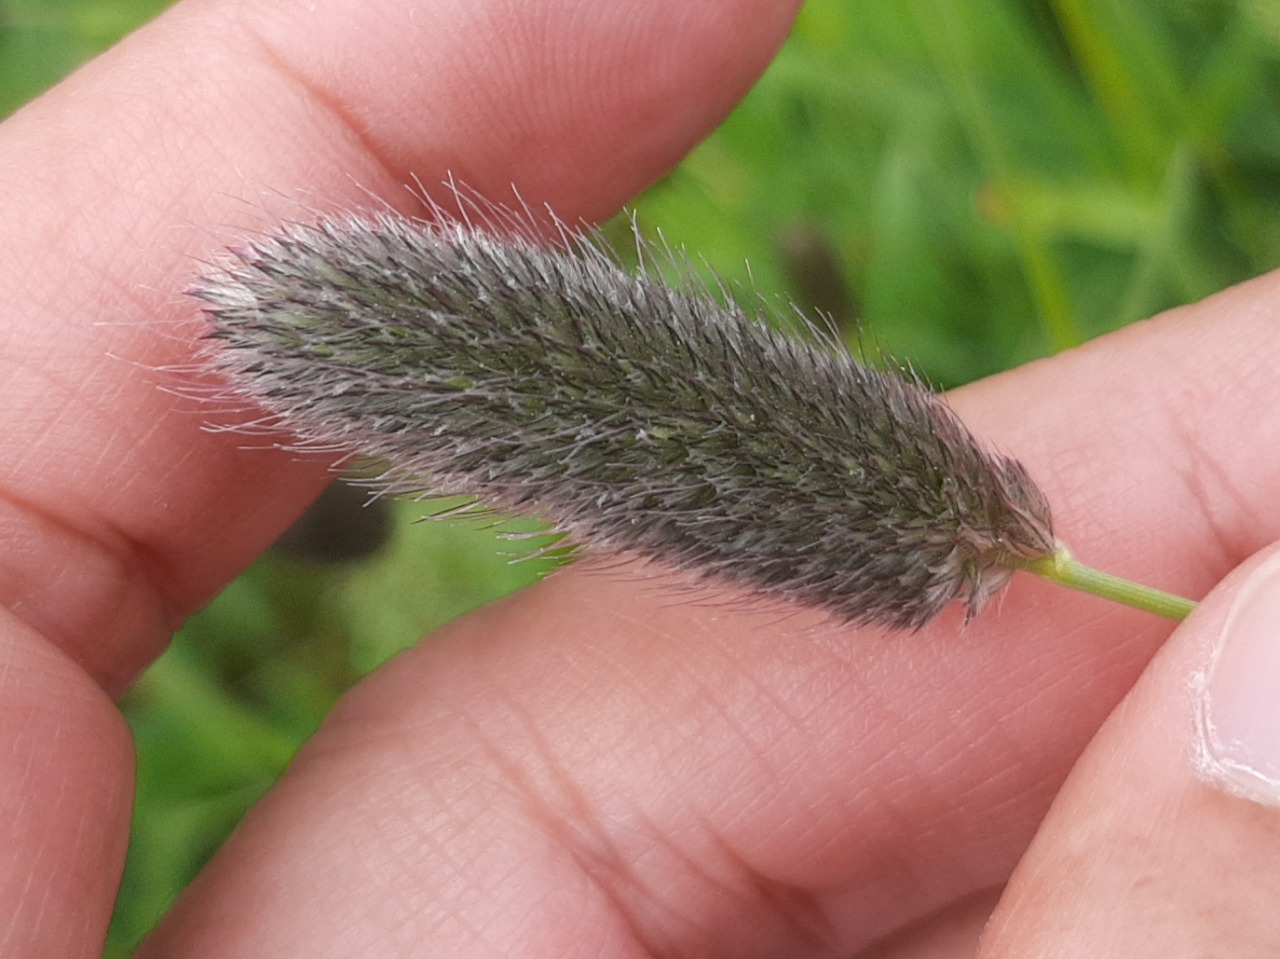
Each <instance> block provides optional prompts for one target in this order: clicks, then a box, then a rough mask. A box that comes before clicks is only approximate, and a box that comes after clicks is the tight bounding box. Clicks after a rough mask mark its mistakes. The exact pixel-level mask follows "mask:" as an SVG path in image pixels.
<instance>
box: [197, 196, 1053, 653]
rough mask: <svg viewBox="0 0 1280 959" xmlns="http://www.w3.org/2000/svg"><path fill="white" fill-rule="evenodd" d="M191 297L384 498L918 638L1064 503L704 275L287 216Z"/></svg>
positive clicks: (946, 422) (359, 219)
mask: <svg viewBox="0 0 1280 959" xmlns="http://www.w3.org/2000/svg"><path fill="white" fill-rule="evenodd" d="M192 292H193V293H194V295H195V296H197V297H199V298H200V299H201V300H202V301H203V304H204V308H205V312H206V314H207V316H208V322H209V324H210V325H209V332H208V336H209V338H210V339H211V341H213V346H214V348H213V349H211V350H210V361H209V362H210V363H211V364H212V365H213V367H215V368H216V369H217V370H218V371H219V372H220V373H222V374H223V375H225V376H226V377H228V378H229V380H230V382H231V383H232V389H233V391H234V392H235V393H236V394H237V395H241V396H244V397H246V398H249V399H251V400H252V401H254V402H255V403H257V404H258V405H260V406H262V407H263V408H265V409H266V410H267V411H269V412H270V413H271V414H273V416H274V417H275V418H278V420H279V422H280V424H282V425H283V426H285V427H287V428H288V429H289V430H291V431H292V432H294V433H295V434H296V435H297V436H298V437H299V438H300V439H301V440H302V441H303V442H304V443H307V444H312V445H319V446H323V447H324V448H329V449H340V450H349V451H352V452H358V453H360V454H365V455H368V456H370V457H374V458H376V459H378V460H380V461H382V462H384V463H385V464H386V468H385V472H384V474H383V477H382V482H384V483H385V484H386V486H387V487H388V488H389V489H390V490H392V491H395V492H411V493H432V494H434V493H440V494H456V493H463V494H468V495H470V496H473V497H476V498H477V499H479V500H481V501H483V502H485V503H488V504H491V505H494V506H497V507H500V508H502V509H504V510H511V511H516V512H527V513H534V514H537V515H540V516H543V517H544V518H547V519H549V520H550V521H552V522H553V523H554V524H556V526H557V527H558V528H560V529H562V530H564V531H566V532H567V533H569V534H570V535H571V536H572V537H573V538H574V539H576V540H577V541H579V542H581V543H584V544H586V545H588V546H592V547H596V548H597V549H599V550H611V551H619V552H622V553H630V554H636V555H640V556H643V557H646V558H649V559H652V560H655V561H658V562H660V563H663V564H667V565H670V566H674V567H677V568H680V569H684V570H688V571H692V572H694V573H696V574H698V575H699V576H703V577H706V578H708V579H715V580H720V581H725V582H729V583H734V584H738V585H740V586H744V587H747V588H748V589H750V590H754V591H757V592H759V593H762V594H768V595H775V596H781V597H785V598H786V599H788V600H792V601H795V602H798V603H802V604H807V605H812V606H817V607H822V608H825V609H827V610H829V611H831V612H832V613H834V614H836V615H837V616H839V617H842V618H844V619H847V620H851V621H856V622H860V623H867V624H883V625H888V626H893V627H907V628H915V627H919V626H921V625H923V624H924V623H925V622H927V621H928V620H929V619H931V618H932V617H933V616H935V615H936V614H937V613H938V612H940V611H941V610H942V609H943V608H944V607H946V606H947V605H948V604H949V603H950V602H952V601H953V600H957V599H958V600H962V601H963V602H965V603H967V604H968V607H969V611H970V613H972V612H975V611H977V609H978V608H979V607H980V606H981V605H982V603H983V602H984V600H986V599H987V598H988V597H989V596H990V595H991V594H992V593H993V592H994V591H996V590H997V589H998V588H999V587H1000V586H1001V585H1002V584H1003V583H1004V582H1005V580H1006V579H1007V578H1008V577H1009V575H1010V568H1009V566H1007V565H1006V563H1007V562H1008V560H1009V559H1010V558H1011V557H1012V558H1019V559H1034V558H1037V557H1041V556H1045V555H1048V554H1050V553H1052V551H1053V547H1054V539H1053V533H1052V528H1051V522H1050V515H1049V507H1048V505H1047V502H1046V500H1045V498H1044V496H1043V495H1042V494H1041V493H1040V491H1039V490H1038V489H1037V487H1036V486H1035V484H1034V483H1033V482H1032V481H1031V479H1030V477H1029V476H1028V475H1027V472H1026V470H1025V469H1023V467H1022V466H1021V465H1020V464H1019V463H1017V462H1016V461H1014V460H1012V459H1010V458H1008V457H1005V456H1002V455H999V454H997V453H994V452H991V451H989V450H987V449H985V448H984V447H982V446H981V445H980V444H979V443H978V442H977V441H976V440H975V439H974V437H973V436H972V435H971V434H970V433H969V431H968V430H967V429H966V428H965V427H964V426H963V424H961V423H960V421H959V420H958V419H957V418H956V417H955V415H954V414H953V413H952V412H951V411H950V409H949V408H948V407H947V406H946V405H945V404H944V403H943V402H942V401H941V400H940V399H939V398H938V397H937V396H935V395H934V394H933V393H931V392H930V391H929V390H928V389H926V388H925V387H924V386H922V385H921V384H920V383H919V382H918V381H916V380H915V379H914V378H912V377H905V378H904V377H899V376H896V375H893V374H890V373H885V372H881V371H878V370H874V369H871V368H868V367H866V366H864V365H862V364H860V363H859V362H857V361H856V360H855V359H854V358H853V357H852V356H850V355H849V353H848V352H847V351H846V350H845V349H843V348H842V347H840V346H838V345H837V344H834V343H833V342H831V341H830V337H823V336H822V335H818V336H815V337H809V338H807V339H796V338H792V337H788V336H785V335H783V334H781V333H779V332H777V331H775V330H774V329H772V328H770V327H769V326H768V325H767V324H766V322H764V318H763V317H761V316H749V315H747V314H746V313H745V312H744V311H743V310H742V309H741V308H740V307H738V306H736V305H734V304H732V303H726V302H723V301H722V299H721V298H719V297H716V296H713V295H711V294H710V293H708V292H707V291H706V290H705V289H704V288H703V287H701V286H698V285H697V284H694V285H693V288H689V289H676V288H673V287H671V286H669V285H667V284H666V283H665V282H664V281H663V280H662V279H660V278H659V277H658V276H657V275H656V274H655V273H653V272H652V271H646V270H642V271H640V272H639V273H634V274H633V273H631V272H628V271H627V270H625V269H623V268H622V267H620V266H619V265H618V264H617V263H616V262H615V261H614V259H613V258H612V257H611V256H610V255H609V254H608V253H606V252H604V251H603V250H602V249H601V248H600V247H599V246H598V245H596V244H595V243H593V242H592V241H591V240H590V238H587V239H583V240H580V242H578V243H576V244H574V246H573V248H572V249H569V250H557V249H550V248H548V247H547V246H545V245H544V244H543V243H541V242H539V241H538V240H537V239H536V238H535V237H534V236H533V231H532V230H531V229H525V230H520V229H516V230H514V231H511V232H509V233H506V232H502V231H499V230H498V229H497V228H493V229H490V228H488V227H478V228H477V227H473V226H472V225H470V224H468V223H464V222H460V221H457V220H453V219H449V218H441V219H439V220H438V221H435V222H424V221H419V220H411V219H405V218H400V217H396V216H393V215H390V214H370V215H359V216H355V215H348V216H335V217H329V218H323V219H321V220H319V221H318V222H316V223H315V224H313V225H292V226H288V227H285V228H283V229H282V230H280V231H279V232H278V233H276V234H274V235H270V236H267V237H264V238H260V239H257V240H254V241H253V242H251V243H249V244H247V245H245V246H243V247H241V248H239V249H237V250H235V251H233V252H232V253H231V254H230V256H229V257H228V258H227V259H226V261H225V263H224V264H223V265H222V266H221V268H219V269H216V270H213V271H211V272H209V273H208V274H207V275H204V276H202V277H200V278H199V279H198V280H197V282H196V284H195V286H194V287H193V290H192Z"/></svg>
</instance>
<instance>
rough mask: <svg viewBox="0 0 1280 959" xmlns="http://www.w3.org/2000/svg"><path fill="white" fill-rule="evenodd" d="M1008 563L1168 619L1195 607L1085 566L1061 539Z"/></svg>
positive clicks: (1179, 597)
mask: <svg viewBox="0 0 1280 959" xmlns="http://www.w3.org/2000/svg"><path fill="white" fill-rule="evenodd" d="M1010 565H1011V566H1015V567H1017V568H1018V569H1025V570H1026V571H1027V572H1029V573H1035V574H1036V575H1037V576H1040V577H1042V578H1043V579H1047V580H1049V581H1050V582H1052V583H1057V584H1058V585H1059V586H1066V587H1067V588H1068V589H1078V590H1080V592H1082V593H1092V594H1093V595H1094V596H1101V597H1103V598H1104V599H1110V600H1114V601H1115V602H1117V603H1124V604H1125V605H1126V606H1132V607H1134V608H1135V609H1143V610H1146V611H1147V612H1149V613H1155V614H1156V615H1157V616H1165V617H1168V618H1169V619H1174V620H1182V619H1185V618H1186V617H1187V614H1188V613H1190V612H1191V611H1192V610H1193V609H1195V608H1196V604H1195V603H1193V602H1192V601H1191V600H1189V599H1183V598H1182V597H1181V596H1175V595H1173V594H1172V593H1166V592H1163V591H1161V590H1158V589H1153V588H1152V587H1150V586H1143V585H1141V584H1140V583H1133V582H1130V581H1129V580H1127V579H1121V578H1120V577H1118V576H1112V575H1111V574H1110V573H1104V572H1102V571H1101V570H1097V569H1094V568H1093V567H1091V566H1086V565H1085V564H1084V563H1082V562H1080V561H1079V560H1078V559H1076V558H1075V557H1074V556H1072V555H1071V551H1070V550H1069V549H1067V548H1066V547H1065V546H1063V545H1062V544H1061V543H1059V544H1058V548H1057V549H1056V550H1054V552H1052V553H1050V554H1049V555H1048V556H1043V557H1041V558H1040V559H1033V560H1016V561H1013V562H1011V563H1010Z"/></svg>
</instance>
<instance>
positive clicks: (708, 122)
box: [0, 0, 795, 689]
mask: <svg viewBox="0 0 1280 959" xmlns="http://www.w3.org/2000/svg"><path fill="white" fill-rule="evenodd" d="M794 6H795V4H792V3H781V4H779V3H774V2H766V0H720V2H717V3H706V4H696V5H693V6H690V5H689V4H687V3H684V2H681V0H649V2H645V3H634V4H582V3H576V2H572V0H557V2H552V3H539V4H532V5H531V4H522V3H504V2H501V0H488V2H467V3H463V2H451V0H433V2H422V3H417V2H415V3H408V2H404V0H377V2H368V0H359V2H357V0H346V2H336V3H327V4H324V5H323V6H319V7H318V6H317V5H316V4H313V3H307V2H304V0H286V2H281V3H273V4H267V5H263V4H257V3H249V2H237V0H219V2H209V3H201V4H195V3H192V4H184V5H180V6H179V7H177V8H175V9H174V10H172V11H171V12H170V13H169V14H167V15H165V16H164V17H162V18H160V19H159V20H158V21H157V22H155V23H154V24H152V25H151V26H150V27H148V28H147V29H145V30H143V31H141V32H140V33H138V34H137V35H135V36H133V37H131V38H130V39H129V40H127V41H126V42H125V43H123V44H121V45H120V46H119V47H118V48H116V49H115V50H113V51H112V52H111V53H110V54H108V55H107V56H105V57H103V58H102V59H100V60H98V61H97V62H95V63H93V64H91V65H90V66H89V67H87V68H86V69H84V70H83V71H81V72H80V73H79V74H78V75H76V76H75V77H73V78H72V79H71V80H69V81H68V82H66V83H64V84H63V85H62V86H60V87H58V88H57V89H55V90H54V91H52V92H51V93H50V94H49V95H48V96H46V97H44V98H43V99H42V100H40V101H37V102H36V103H35V104H32V105H31V106H29V107H28V108H26V109H24V110H23V111H21V112H20V113H19V114H17V115H16V116H14V117H13V118H12V119H10V120H9V121H8V122H6V123H5V124H4V126H3V127H2V128H0V167H2V168H3V169H4V170H5V171H6V176H7V177H8V178H9V179H10V180H11V181H13V182H20V183H22V184H23V189H22V190H21V191H17V192H15V193H14V195H13V196H12V197H10V200H11V202H10V204H9V206H8V207H7V209H6V215H5V218H4V221H3V223H0V248H3V249H4V250H5V251H6V255H5V258H4V260H3V263H0V270H2V271H3V273H2V274H0V299H2V300H3V302H5V303H6V304H10V305H11V306H12V307H13V309H12V311H11V314H10V319H9V323H8V326H7V329H6V338H5V349H4V351H3V353H2V354H0V383H3V384H4V400H5V402H4V404H3V415H4V417H5V420H6V421H5V423H4V429H3V431H2V432H3V435H4V436H5V437H6V438H7V439H8V441H9V442H10V443H11V444H13V445H14V447H15V448H16V449H19V450H21V451H22V455H21V456H15V457H5V458H4V459H3V460H2V461H0V464H2V465H0V491H3V493H2V494H0V533H3V535H4V538H5V541H6V542H9V543H14V544H20V545H21V547H22V548H21V549H13V550H9V551H6V553H5V555H4V558H3V559H0V603H3V604H5V605H7V606H8V607H9V608H11V609H13V610H15V611H16V612H17V613H18V614H19V615H20V616H21V617H22V618H23V619H24V620H25V621H27V622H28V623H30V624H31V625H32V626H33V627H34V628H36V629H37V630H38V631H40V632H43V633H45V634H46V635H48V636H49V637H51V638H52V639H53V640H54V641H55V642H57V643H58V644H59V645H60V646H61V647H62V648H63V649H65V650H67V651H68V652H69V654H70V655H72V656H73V657H74V658H76V659H77V660H79V661H81V662H82V663H84V664H85V665H86V667H88V668H89V669H91V670H92V671H93V672H94V674H95V675H96V676H98V677H99V679H100V680H101V681H102V682H104V684H106V685H107V686H108V687H109V688H111V689H119V688H120V686H121V685H122V684H123V683H125V682H127V681H128V679H129V678H130V677H131V676H132V675H133V674H134V673H135V672H136V670H137V669H138V668H139V667H140V666H141V665H142V664H143V663H144V662H145V661H146V660H147V659H148V658H149V657H150V656H152V655H153V654H154V653H155V652H156V650H157V648H158V647H159V645H160V643H162V642H163V640H164V638H165V637H166V636H167V635H168V633H169V632H170V631H171V630H172V628H173V627H174V626H175V624H176V623H177V622H179V621H180V620H181V619H182V617H183V616H184V615H185V614H186V613H188V612H189V611H190V610H191V609H193V608H195V607H196V606H198V605H200V604H201V603H202V602H204V601H205V600H206V599H207V598H208V597H209V596H210V595H211V594H212V592H213V591H215V590H216V589H217V588H218V587H219V586H220V585H221V584H222V583H224V582H225V581H226V580H227V579H228V578H229V577H230V576H231V575H232V574H233V573H234V572H235V571H237V570H238V569H240V568H241V567H243V566H244V565H245V564H246V563H247V562H248V560H249V559H250V558H251V557H252V556H253V555H254V554H255V553H257V552H258V551H260V550H261V549H262V548H263V547H264V546H265V545H266V544H267V543H269V542H270V541H271V540H272V539H273V538H274V536H275V535H276V534H277V533H278V532H279V531H280V530H281V529H282V528H283V527H284V526H285V525H286V524H287V522H288V521H289V520H290V519H291V518H293V516H294V515H296V513H297V512H298V511H299V510H300V509H301V508H302V506H303V504H304V503H305V501H306V499H307V498H308V496H309V495H310V494H311V493H313V492H314V491H315V490H316V489H317V488H318V487H319V485H320V484H321V483H322V482H323V480H324V471H323V469H322V468H321V466H319V465H318V464H316V463H314V462H311V463H306V462H298V461H297V458H296V457H293V456H282V455H271V454H269V453H268V454H264V453H263V452H262V451H261V450H255V451H247V450H245V449H244V448H243V447H244V446H245V445H246V444H245V441H244V440H243V438H236V437H231V436H226V435H221V436H215V435H210V434H208V433H205V432H202V430H201V428H200V427H201V424H202V422H203V421H204V420H206V419H207V418H208V415H207V413H202V412H201V411H200V410H199V409H193V408H192V404H190V403H188V404H185V405H183V404H181V403H178V402H175V400H174V398H173V396H172V394H171V393H169V392H166V391H165V390H164V389H162V387H164V386H166V385H168V386H172V385H173V384H172V383H171V382H170V381H168V380H166V379H165V378H164V377H163V376H162V375H160V374H157V373H154V372H152V373H149V372H147V371H155V370H156V369H157V368H158V367H164V366H166V365H168V364H175V363H176V364H181V363H184V362H188V361H189V360H190V358H191V339H192V337H193V336H194V334H195V333H196V332H197V331H196V328H195V327H194V326H193V324H192V322H191V321H192V320H193V312H194V311H193V309H192V307H191V305H190V304H186V303H183V302H181V298H180V296H179V291H180V290H181V289H182V287H183V286H184V285H185V283H186V282H187V278H188V276H189V275H190V274H191V272H192V270H193V266H194V264H195V262H196V258H198V257H200V256H205V255H208V253H209V251H210V250H211V249H212V248H213V247H214V246H216V245H217V244H218V242H219V238H218V235H217V234H218V232H219V231H221V232H222V237H223V239H225V238H226V236H227V234H229V233H230V234H234V233H235V232H236V231H237V230H239V229H245V228H249V227H255V228H257V227H260V226H261V225H262V223H263V222H264V221H269V220H270V219H271V217H272V216H278V215H279V214H280V211H281V209H283V210H284V211H285V212H286V213H288V214H292V215H294V216H297V215H298V214H299V197H301V198H303V199H306V198H309V197H310V198H314V197H320V198H324V200H323V202H326V203H336V202H343V201H344V199H345V201H346V202H353V201H354V200H358V199H364V200H367V199H368V197H367V195H366V191H367V194H372V195H374V196H379V197H383V198H386V201H387V202H389V203H391V204H394V205H397V206H401V207H407V206H409V205H411V203H412V197H411V196H410V194H409V193H408V192H407V191H406V190H405V189H404V188H403V184H404V183H406V182H407V181H408V180H409V179H410V177H411V176H412V175H417V176H418V177H420V178H421V180H422V181H423V182H424V183H427V184H432V183H436V182H438V181H439V180H440V179H442V178H443V177H445V176H446V175H447V174H448V173H450V172H453V173H455V174H456V175H457V176H458V177H459V178H460V179H462V180H463V181H464V182H466V183H467V184H468V185H470V186H471V187H473V188H475V189H476V190H477V191H480V192H482V193H484V194H486V195H489V196H492V197H498V198H500V197H504V196H510V186H511V184H512V183H514V184H516V185H517V186H518V187H519V189H520V191H521V195H522V196H524V197H525V199H526V200H527V201H528V202H529V203H531V204H533V205H537V204H540V203H542V202H544V201H545V202H549V203H551V204H554V206H555V207H556V208H557V209H558V210H559V211H560V213H561V214H562V215H563V216H565V217H566V218H569V219H574V218H577V217H579V216H596V215H599V214H602V213H604V212H606V211H609V210H611V209H613V208H614V207H616V206H617V205H618V204H619V203H621V202H622V201H623V200H624V199H626V198H627V197H629V196H630V195H632V194H633V193H634V192H635V191H637V190H638V189H639V188H640V187H642V186H643V185H644V184H646V183H647V182H648V181H650V180H651V179H653V178H654V177H656V176H657V175H658V174H660V173H661V172H663V171H664V170H665V169H666V168H667V167H668V166H669V165H670V164H672V163H673V162H674V161H675V160H676V159H677V158H678V157H679V156H680V155H681V153H682V152H683V151H685V150H687V149H688V148H689V146H690V145H691V144H692V143H693V142H694V141H695V140H696V139H697V138H698V137H699V136H701V135H703V134H704V133H705V132H706V131H707V130H708V129H710V127H711V126H712V125H713V124H714V123H715V122H716V121H717V120H718V119H719V118H720V117H721V116H722V115H723V114H724V112H725V111H726V110H727V109H728V108H729V107H730V105H731V104H732V103H733V102H734V101H735V100H736V98H737V97H738V96H740V95H741V93H742V92H743V91H744V90H745V89H746V87H747V86H748V85H749V83H750V82H751V80H752V79H753V78H754V77H755V75H756V74H757V73H758V72H759V71H760V70H761V69H762V68H763V66H764V65H765V63H766V62H767V60H768V58H769V56H770V55H771V53H772V51H773V50H774V48H776V46H777V45H778V44H779V43H780V42H781V39H782V37H783V35H784V33H785V31H786V29H787V25H788V23H789V20H790V17H791V15H792V13H793V8H794ZM677 25H678V29H677V28H676V27H677ZM730 27H732V29H730ZM273 198H274V199H273ZM315 202H321V201H315ZM273 210H274V213H273V212H272V211H273ZM178 321H183V322H178Z"/></svg>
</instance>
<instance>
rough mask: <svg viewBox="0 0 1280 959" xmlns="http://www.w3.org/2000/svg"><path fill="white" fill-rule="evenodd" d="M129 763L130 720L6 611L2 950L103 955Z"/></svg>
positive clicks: (0, 661)
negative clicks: (128, 722) (125, 722)
mask: <svg viewBox="0 0 1280 959" xmlns="http://www.w3.org/2000/svg"><path fill="white" fill-rule="evenodd" d="M132 772H133V753H132V750H131V748H130V745H129V734H128V730H127V729H126V727H125V724H124V721H123V720H122V719H121V718H120V714H119V712H117V710H116V709H115V707H114V705H113V704H112V703H111V701H110V699H109V698H108V697H107V696H106V695H105V694H104V693H103V691H102V690H101V689H100V688H99V687H98V686H97V685H96V684H95V683H94V682H93V680H92V679H90V678H89V677H88V676H86V675H85V674H84V672H83V671H82V670H80V669H79V668H77V666H76V664H75V663H74V662H72V661H71V660H70V659H68V658H67V657H66V656H65V655H64V654H62V653H61V652H59V651H57V650H55V649H53V648H52V647H50V646H49V645H48V644H47V643H45V642H44V641H43V640H42V639H41V638H40V637H39V636H37V635H36V634H35V633H33V632H32V631H31V629H30V628H28V627H27V626H25V625H24V624H23V623H21V622H19V621H18V620H17V619H16V618H14V617H13V616H11V615H10V614H8V613H0V823H3V829H4V833H3V840H2V843H3V847H4V855H3V856H0V955H5V956H59V957H66V959H91V957H96V956H98V955H100V954H101V950H102V941H103V937H104V936H105V935H106V930H107V922H108V920H109V919H110V918H111V904H112V901H113V900H114V898H115V893H116V887H117V884H118V883H119V881H120V870H121V868H122V867H123V864H124V852H125V845H126V840H127V835H128V827H129V815H130V812H131V806H132V804H131V797H132V791H131V789H130V787H129V782H130V777H131V774H132Z"/></svg>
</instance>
